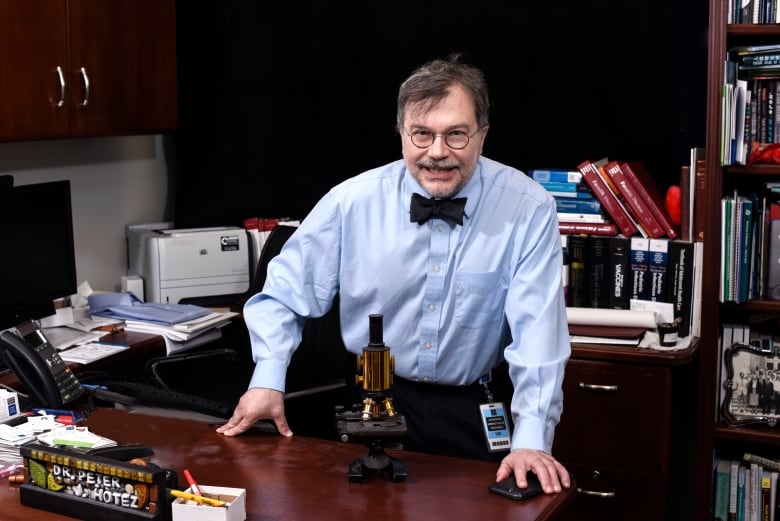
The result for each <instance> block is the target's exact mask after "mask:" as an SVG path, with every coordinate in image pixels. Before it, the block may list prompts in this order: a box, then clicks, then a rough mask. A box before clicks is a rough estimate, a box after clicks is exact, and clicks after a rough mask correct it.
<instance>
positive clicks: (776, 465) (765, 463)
mask: <svg viewBox="0 0 780 521" xmlns="http://www.w3.org/2000/svg"><path fill="white" fill-rule="evenodd" d="M742 461H744V462H746V463H758V464H759V465H761V466H762V467H764V468H767V469H769V470H776V471H780V461H778V460H776V459H772V458H767V457H764V456H759V455H758V454H755V453H753V452H745V453H743V454H742Z"/></svg>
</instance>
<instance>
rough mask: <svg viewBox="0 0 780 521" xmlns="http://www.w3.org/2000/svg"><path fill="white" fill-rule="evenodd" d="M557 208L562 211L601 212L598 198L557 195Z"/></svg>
mask: <svg viewBox="0 0 780 521" xmlns="http://www.w3.org/2000/svg"><path fill="white" fill-rule="evenodd" d="M555 208H556V209H557V211H558V212H560V213H597V214H600V213H601V203H600V202H599V200H598V199H566V198H558V197H555Z"/></svg>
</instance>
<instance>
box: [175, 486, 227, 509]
mask: <svg viewBox="0 0 780 521" xmlns="http://www.w3.org/2000/svg"><path fill="white" fill-rule="evenodd" d="M168 492H170V494H171V495H172V496H173V497H177V498H180V499H191V500H192V501H195V502H197V503H202V504H204V505H211V506H213V507H223V506H225V505H226V504H227V502H226V501H222V500H221V499H212V498H210V497H206V496H199V495H197V494H190V493H189V492H183V491H181V490H169V491H168Z"/></svg>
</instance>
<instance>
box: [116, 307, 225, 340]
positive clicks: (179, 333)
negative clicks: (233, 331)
mask: <svg viewBox="0 0 780 521" xmlns="http://www.w3.org/2000/svg"><path fill="white" fill-rule="evenodd" d="M235 316H238V313H235V312H233V311H222V312H217V311H213V312H211V313H209V314H208V315H205V316H203V317H199V318H196V319H193V320H188V321H186V322H179V323H178V324H172V325H164V324H158V323H154V322H147V321H143V320H125V329H126V330H128V331H141V332H144V333H154V334H157V335H161V336H164V337H166V338H168V339H170V340H173V341H177V342H183V341H186V340H190V339H192V338H194V337H196V336H198V335H201V334H203V333H205V332H207V331H209V330H211V329H214V328H219V327H222V326H225V325H227V324H229V323H230V320H231V319H232V318H233V317H235Z"/></svg>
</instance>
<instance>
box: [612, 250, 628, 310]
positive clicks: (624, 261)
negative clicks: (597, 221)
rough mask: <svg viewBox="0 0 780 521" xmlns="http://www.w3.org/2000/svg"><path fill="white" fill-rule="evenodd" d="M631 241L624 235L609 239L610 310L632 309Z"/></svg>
mask: <svg viewBox="0 0 780 521" xmlns="http://www.w3.org/2000/svg"><path fill="white" fill-rule="evenodd" d="M630 270H631V239H629V238H628V237H624V236H622V235H617V236H614V237H610V238H609V275H608V276H609V279H610V284H609V298H608V302H607V307H609V308H610V309H630V307H631V306H630V297H631V295H630V293H631V292H630V286H629V281H630V280H631V276H630Z"/></svg>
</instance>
